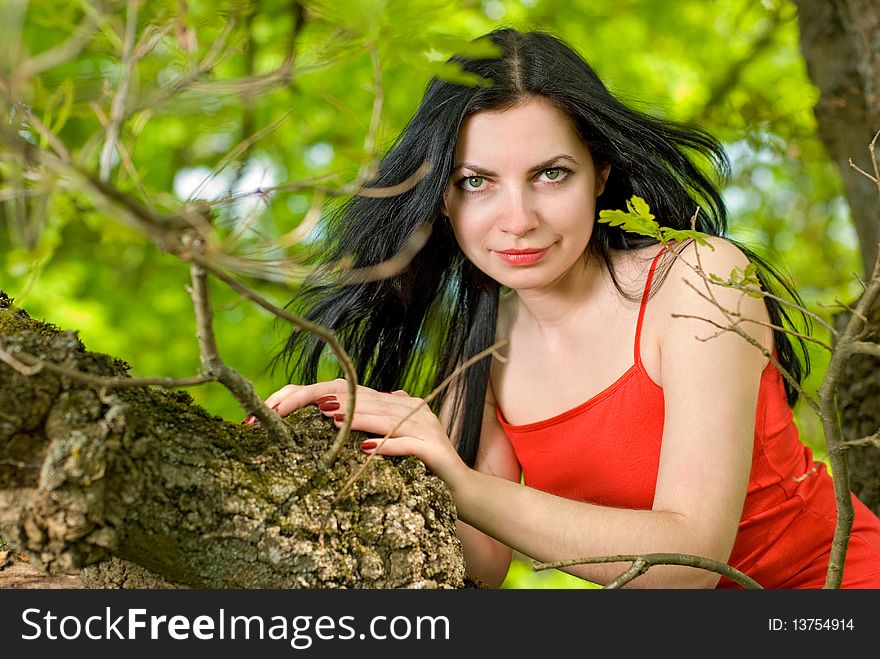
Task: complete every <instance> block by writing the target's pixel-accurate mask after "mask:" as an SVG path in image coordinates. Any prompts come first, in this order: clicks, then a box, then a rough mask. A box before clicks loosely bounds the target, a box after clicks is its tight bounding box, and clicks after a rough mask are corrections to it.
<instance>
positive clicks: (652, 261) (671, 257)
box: [266, 29, 880, 588]
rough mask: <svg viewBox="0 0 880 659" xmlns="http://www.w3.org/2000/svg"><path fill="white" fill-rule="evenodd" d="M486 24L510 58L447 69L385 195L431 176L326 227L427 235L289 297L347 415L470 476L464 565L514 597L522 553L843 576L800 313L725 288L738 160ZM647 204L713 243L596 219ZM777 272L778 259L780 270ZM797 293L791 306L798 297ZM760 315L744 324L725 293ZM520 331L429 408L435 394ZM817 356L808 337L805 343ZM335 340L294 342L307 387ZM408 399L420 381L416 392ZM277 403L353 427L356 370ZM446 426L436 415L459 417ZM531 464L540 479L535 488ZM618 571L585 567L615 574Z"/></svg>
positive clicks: (296, 371) (855, 542)
mask: <svg viewBox="0 0 880 659" xmlns="http://www.w3.org/2000/svg"><path fill="white" fill-rule="evenodd" d="M488 37H489V38H490V39H491V40H492V41H493V42H494V43H495V44H496V46H497V47H498V49H499V55H498V56H497V57H494V58H491V59H480V60H468V59H464V58H453V60H452V61H454V62H456V63H457V64H459V65H460V66H461V67H462V69H463V70H464V71H467V72H469V73H473V74H476V75H478V76H481V77H482V78H485V79H487V80H488V81H491V83H492V84H491V85H489V86H473V87H471V86H464V85H458V84H454V83H450V82H444V81H441V80H433V81H432V82H431V83H430V85H429V86H428V89H427V91H426V93H425V96H424V98H423V100H422V102H421V104H420V106H419V108H418V110H417V111H416V113H415V115H414V117H413V118H412V120H411V121H410V123H409V125H408V126H407V128H406V129H405V130H404V131H403V133H402V135H401V137H400V138H399V140H398V141H397V143H396V144H395V145H394V146H393V148H392V149H391V150H390V152H389V153H388V154H387V155H386V157H385V158H384V159H383V161H382V164H381V166H380V169H379V171H380V174H379V177H378V179H377V181H376V185H377V186H390V185H396V184H399V183H400V182H401V181H404V180H406V179H407V178H408V177H410V176H411V175H412V174H413V173H414V172H416V171H417V170H418V169H419V167H420V166H421V165H422V164H423V163H424V162H426V161H427V162H429V163H430V165H431V169H430V172H429V173H428V175H427V176H426V177H425V178H423V179H422V180H420V181H419V182H418V184H416V185H415V186H414V187H413V188H412V189H410V190H408V191H407V192H405V193H403V194H401V195H399V196H396V197H391V198H376V197H367V196H357V197H355V198H353V199H351V200H350V201H349V202H347V203H346V204H345V205H344V206H342V207H341V208H340V209H339V210H338V212H337V213H336V214H335V216H334V217H333V221H332V222H331V223H330V226H329V228H328V231H329V234H328V235H329V245H330V246H331V247H330V249H329V250H328V253H327V254H326V261H327V262H334V261H336V260H338V259H341V258H343V257H347V258H349V259H352V260H353V262H354V264H355V265H356V266H370V265H374V264H377V263H380V262H382V261H384V260H386V259H388V258H390V257H391V256H392V255H393V254H395V253H396V252H397V251H399V250H400V249H401V248H403V247H404V245H406V243H407V241H408V240H409V239H410V237H411V236H412V235H413V233H414V232H415V231H416V230H417V229H418V228H420V227H421V226H422V225H423V224H425V223H429V224H430V225H431V226H432V233H431V237H430V239H429V241H428V243H427V245H426V246H425V247H424V248H423V249H422V250H420V252H419V253H418V255H417V256H416V257H415V258H414V259H413V260H412V262H411V263H410V265H409V267H408V268H407V269H406V270H405V271H404V272H401V273H399V274H397V275H395V276H393V277H390V278H388V279H385V280H382V281H378V282H364V283H358V284H352V285H348V286H344V285H335V286H334V285H333V284H328V283H326V281H325V282H322V281H321V280H320V279H318V278H316V279H315V280H314V283H312V284H311V285H309V286H307V287H306V288H305V289H304V290H303V292H302V293H301V294H300V295H299V296H298V297H297V298H295V299H294V301H293V306H294V307H295V308H296V309H297V310H299V311H300V312H301V313H303V314H304V315H305V316H306V317H308V318H309V319H310V320H312V321H316V322H319V323H321V324H323V325H325V326H328V327H331V328H333V329H334V330H335V331H336V332H337V334H338V336H339V337H340V339H341V341H342V342H343V344H344V346H345V348H346V350H347V351H348V352H349V354H350V355H351V356H352V357H353V359H354V361H355V364H356V367H357V369H358V372H359V376H360V378H361V381H362V382H363V384H364V385H365V386H362V387H361V388H360V389H359V391H358V395H357V398H356V409H355V413H354V418H353V419H352V427H353V428H354V429H356V430H361V431H364V432H366V433H369V434H371V435H375V436H377V437H379V438H381V437H382V436H384V435H385V434H386V433H388V432H390V431H391V430H392V429H393V428H395V426H397V425H398V424H399V422H400V420H401V419H403V418H404V417H405V416H407V415H408V414H409V413H410V412H411V411H412V410H413V409H417V411H416V412H415V414H413V415H412V416H410V418H408V419H407V420H406V421H405V422H403V423H402V424H401V425H400V427H399V428H397V430H395V431H394V432H393V434H392V436H391V437H390V438H389V439H387V440H386V441H384V442H382V443H381V446H379V445H377V440H367V441H366V442H364V444H363V449H364V450H365V451H368V452H372V451H378V452H379V453H380V454H382V455H407V454H411V455H416V456H418V457H419V458H420V459H422V460H423V461H424V462H425V463H426V465H427V466H428V467H429V468H430V469H431V470H433V472H434V473H436V474H437V475H438V476H439V477H440V478H442V479H443V480H444V481H445V482H446V483H447V485H448V486H449V488H450V491H451V493H452V495H453V497H454V499H455V504H456V506H457V509H458V513H459V518H460V521H459V527H458V532H459V537H460V539H461V541H462V544H463V547H464V552H465V558H466V562H467V568H468V571H469V573H470V574H471V575H473V576H474V577H476V578H478V579H480V580H482V581H483V582H485V583H487V584H490V585H493V586H498V585H500V584H501V583H502V581H503V580H504V578H505V575H506V573H507V569H508V567H509V564H510V559H511V548H513V549H516V550H518V551H520V552H522V553H523V554H526V555H528V556H531V557H532V558H534V559H536V560H539V561H556V560H563V559H574V558H579V557H588V556H606V555H615V554H644V553H655V552H674V553H682V554H692V555H698V556H705V557H708V558H712V559H714V560H717V561H721V562H725V563H727V562H729V563H730V564H731V565H733V566H734V567H736V568H738V569H740V570H742V571H744V572H745V573H747V574H748V575H749V576H751V577H752V578H753V579H755V580H757V581H758V582H759V583H760V584H761V585H763V586H764V587H767V588H797V587H802V588H813V587H815V588H818V587H821V586H822V585H823V584H824V580H825V571H826V568H827V562H828V555H829V551H830V547H831V538H832V534H833V529H834V523H835V514H836V513H835V504H834V498H833V490H832V483H831V479H830V477H829V475H828V474H827V472H826V470H825V468H824V466H823V465H821V464H819V463H814V462H813V460H812V456H811V454H810V451H809V449H808V448H806V447H805V446H804V445H803V444H801V442H800V441H799V439H798V436H797V430H796V428H795V426H794V423H793V420H792V413H791V408H790V406H791V405H792V404H793V403H794V402H795V400H796V392H795V390H794V388H793V387H792V386H790V385H788V384H786V383H785V382H784V380H783V379H782V378H781V376H780V373H779V371H778V370H777V369H776V367H775V366H774V365H773V364H772V363H771V362H770V361H769V360H768V359H767V358H766V357H765V353H764V352H762V351H761V350H758V349H757V348H756V347H755V345H753V344H757V345H759V346H761V347H763V348H764V349H765V350H766V351H768V354H769V351H771V350H772V351H773V353H774V354H775V355H776V356H777V358H778V362H779V363H780V364H781V365H782V366H783V367H784V368H785V369H786V370H788V371H789V372H790V373H791V374H792V375H793V377H794V378H795V379H796V380H798V379H800V378H801V377H802V375H803V369H802V367H801V364H800V362H799V361H798V359H797V358H796V355H795V351H794V349H793V346H792V343H791V341H790V339H789V337H788V335H786V334H785V333H783V332H781V331H779V330H773V329H772V325H775V326H780V325H782V324H783V323H788V322H789V319H788V317H787V316H786V313H785V311H784V307H782V306H781V305H780V304H779V303H777V302H775V301H774V300H772V299H769V298H767V299H760V298H754V297H749V296H746V295H744V294H742V293H741V292H740V291H738V290H735V289H733V288H726V287H719V286H712V287H711V296H713V297H714V299H715V302H717V304H716V303H713V302H712V301H710V300H708V299H707V297H709V293H708V290H709V287H708V285H707V283H706V281H705V279H704V278H702V277H701V276H700V275H699V274H698V273H697V272H696V271H695V269H694V267H695V266H697V265H700V266H701V267H702V268H703V270H704V271H705V272H707V273H713V274H717V275H718V276H720V277H722V278H723V279H727V278H729V275H730V273H731V271H732V270H733V269H734V268H736V267H740V268H744V267H746V266H747V265H748V263H749V262H750V261H755V262H757V263H759V264H761V265H762V269H761V275H760V277H761V283H762V285H763V286H764V287H765V288H766V289H767V290H771V289H770V281H771V279H773V278H774V275H773V274H772V270H771V269H769V268H768V267H767V266H766V264H763V263H761V262H760V261H758V260H757V259H756V257H754V255H750V254H749V253H748V252H747V251H746V250H744V249H742V248H739V247H737V246H736V245H734V244H733V243H732V242H731V241H729V240H727V239H724V238H722V237H721V236H723V234H724V232H725V228H726V219H725V210H724V204H723V201H722V198H721V195H720V193H719V191H718V189H717V188H716V186H715V184H714V183H713V181H712V180H711V179H710V178H709V177H708V176H707V175H705V174H704V173H703V172H702V171H701V169H700V168H699V167H697V166H696V165H695V164H694V161H695V157H703V158H705V159H707V160H708V161H709V162H711V163H713V164H714V166H715V169H716V174H718V175H722V176H723V175H724V174H725V173H726V159H725V156H724V152H723V150H722V149H721V146H720V145H719V144H718V143H717V142H716V141H715V140H714V139H713V138H712V137H711V136H709V135H707V134H705V133H704V132H702V131H700V130H696V129H692V128H688V127H684V126H681V125H678V124H674V123H671V122H667V121H661V120H658V119H655V118H651V117H649V116H647V115H644V114H642V113H639V112H636V111H634V110H632V109H630V108H627V107H626V106H624V105H623V104H621V103H620V102H619V101H617V100H616V99H615V98H614V97H613V96H612V95H611V94H610V93H609V91H608V90H607V89H606V88H605V86H604V85H603V84H602V82H601V81H600V80H599V78H598V77H597V76H596V74H595V73H594V72H593V71H592V69H591V68H590V67H589V66H588V65H587V64H586V63H585V62H584V61H583V60H582V59H581V58H580V57H579V56H578V55H577V54H576V53H575V52H574V51H573V50H572V49H571V48H570V47H568V46H566V45H565V44H564V43H562V42H561V41H559V40H558V39H556V38H554V37H552V36H550V35H547V34H545V33H541V32H531V33H520V32H517V31H515V30H512V29H502V30H497V31H495V32H492V33H491V34H489V35H488ZM633 195H638V196H639V197H641V198H643V199H644V200H646V201H647V203H648V204H649V206H650V209H651V212H652V213H653V214H654V215H655V216H656V218H657V219H658V221H659V222H660V224H661V225H662V226H667V227H672V228H678V229H689V228H691V221H692V217H693V216H694V214H695V211H696V210H697V209H698V208H699V213H697V215H696V229H698V230H699V231H702V232H704V233H706V234H709V235H710V236H712V238H710V239H709V241H708V242H709V243H710V244H709V245H708V246H698V245H697V244H696V243H694V242H685V243H679V244H676V245H674V246H671V248H667V247H664V246H662V245H659V244H658V243H657V242H656V241H655V240H653V239H650V238H645V237H643V236H638V235H634V234H631V233H627V232H624V231H622V230H620V228H618V227H613V226H610V225H609V224H606V223H600V222H598V221H597V218H598V214H599V212H600V211H601V210H603V209H621V208H625V207H626V202H627V200H629V199H630V198H631V197H632V196H633ZM765 273H770V274H765ZM795 299H796V298H795ZM719 305H720V308H724V309H730V310H736V311H737V312H738V313H740V314H742V317H744V318H748V319H752V321H754V322H744V323H742V324H741V325H740V326H741V327H742V328H743V329H744V330H746V332H747V334H748V336H749V338H750V339H751V343H750V342H749V341H747V340H745V339H744V337H742V336H739V335H737V334H735V333H733V332H720V333H717V334H718V335H717V336H715V337H713V338H711V339H709V340H706V339H707V337H708V336H709V335H711V334H713V332H714V331H715V326H716V325H720V326H722V327H726V326H728V325H729V324H730V320H728V319H727V318H726V317H725V316H724V315H723V313H722V311H721V310H720V308H719ZM501 338H504V339H506V340H507V345H506V347H505V348H504V350H503V351H502V352H503V354H504V357H505V358H506V359H504V360H503V361H502V360H497V359H491V360H490V359H484V360H482V361H480V362H479V363H478V364H477V365H475V366H473V367H471V368H470V369H469V370H467V371H466V373H465V374H464V375H463V376H462V377H461V378H460V379H459V380H458V381H457V385H456V386H454V387H453V388H451V390H449V391H445V392H444V393H443V394H442V395H441V396H440V397H438V399H437V401H435V408H434V410H431V409H429V407H428V406H427V405H425V404H423V402H422V400H421V399H419V398H414V397H411V396H410V395H408V394H407V393H406V391H413V392H422V393H425V392H427V391H429V390H430V389H431V388H432V386H433V385H435V384H437V383H439V382H441V381H443V380H444V379H445V378H446V377H447V376H448V375H449V374H450V373H451V372H452V371H453V370H455V368H456V367H457V366H458V365H460V364H462V363H463V362H464V361H466V360H467V359H468V358H470V357H472V356H474V355H476V354H478V353H480V352H481V351H483V350H485V349H486V348H488V347H490V346H491V345H493V344H494V343H495V341H496V340H497V339H501ZM801 347H802V346H801ZM321 349H322V346H321V345H320V344H318V343H317V342H316V341H315V340H314V339H313V338H312V337H310V336H308V335H305V334H303V333H298V332H295V333H293V334H292V335H291V337H290V339H289V341H288V343H287V345H286V347H285V350H284V352H283V353H282V355H281V357H282V358H283V359H287V360H290V363H291V364H292V366H293V368H292V371H291V379H299V381H306V382H313V381H314V380H315V379H316V378H317V371H318V362H319V356H320V353H321ZM405 390H406V391H405ZM266 404H267V405H269V406H270V407H273V408H275V409H277V411H278V412H279V413H280V414H281V415H286V414H289V413H290V412H291V411H292V410H294V409H297V408H299V407H302V406H305V405H310V404H316V405H318V406H319V408H320V409H321V410H322V411H323V412H324V413H325V414H326V415H328V416H330V417H333V418H335V420H336V423H337V424H339V423H341V421H342V418H343V417H342V415H341V411H342V410H344V409H346V389H345V385H344V383H343V382H341V381H338V380H337V381H333V382H318V383H316V384H309V385H304V386H299V385H288V386H286V387H283V388H282V389H281V390H279V391H277V392H275V393H274V394H272V395H271V396H270V397H269V398H268V399H267V400H266ZM441 419H442V421H441ZM521 476H522V477H523V479H524V483H525V486H523V485H521V484H520V480H521ZM854 505H855V506H856V518H855V522H854V525H853V534H852V538H851V540H850V545H849V551H848V555H847V562H846V569H845V573H844V584H843V585H844V587H880V521H878V519H877V518H876V517H875V516H874V515H873V514H872V513H871V512H870V511H869V510H868V509H867V508H866V507H865V506H864V505H862V504H861V503H860V502H859V501H858V500H855V498H854ZM622 567H624V566H622V564H620V563H617V564H598V565H579V566H572V567H571V568H567V570H568V571H570V572H571V573H572V574H576V575H578V576H581V577H583V578H586V579H590V580H592V581H595V582H598V583H607V582H608V581H609V580H610V579H612V578H613V577H614V576H616V575H617V574H619V573H620V571H621V569H622ZM632 584H633V585H634V586H637V587H675V588H690V587H693V588H712V587H731V586H735V584H734V583H733V582H731V581H729V580H728V579H726V578H724V579H720V580H719V575H718V574H717V573H715V572H711V571H706V570H702V569H697V568H692V567H682V566H661V567H655V568H653V569H651V570H649V571H648V572H647V573H646V574H645V575H643V576H641V577H639V578H637V579H636V580H635V581H633V582H632Z"/></svg>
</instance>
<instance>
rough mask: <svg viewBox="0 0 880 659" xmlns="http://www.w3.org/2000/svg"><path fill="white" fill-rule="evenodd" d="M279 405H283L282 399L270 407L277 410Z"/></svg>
mask: <svg viewBox="0 0 880 659" xmlns="http://www.w3.org/2000/svg"><path fill="white" fill-rule="evenodd" d="M279 405H281V401H280V400H279V401H278V402H277V403H275V404H274V405H273V406H272V407H270V408H269V409H270V410H277V409H278V406H279Z"/></svg>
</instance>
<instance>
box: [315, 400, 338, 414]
mask: <svg viewBox="0 0 880 659" xmlns="http://www.w3.org/2000/svg"><path fill="white" fill-rule="evenodd" d="M318 409H319V410H321V411H322V412H332V411H333V410H338V409H339V403H337V402H336V401H327V402H326V403H321V404H319V405H318Z"/></svg>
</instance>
